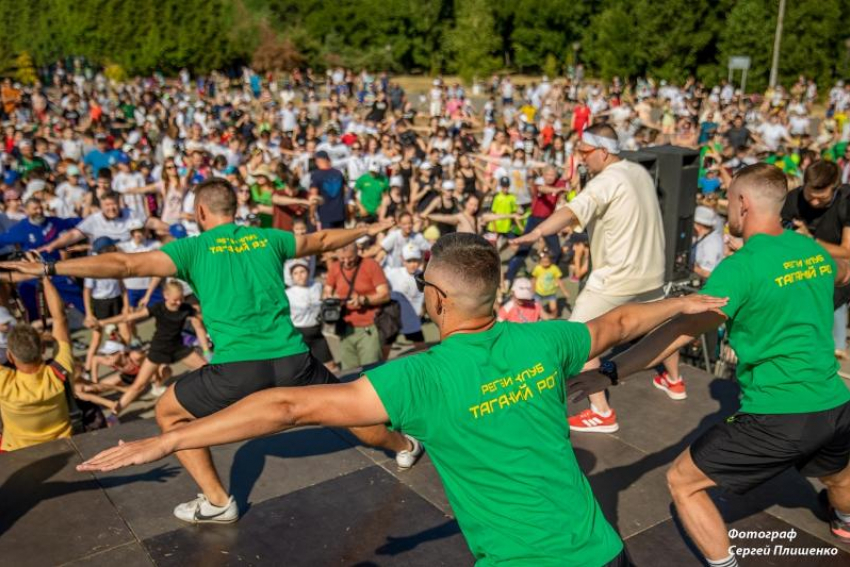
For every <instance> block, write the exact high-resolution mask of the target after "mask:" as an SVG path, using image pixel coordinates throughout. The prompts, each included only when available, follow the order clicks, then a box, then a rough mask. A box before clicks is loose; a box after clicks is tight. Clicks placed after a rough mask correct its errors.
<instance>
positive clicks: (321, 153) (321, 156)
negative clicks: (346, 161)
mask: <svg viewBox="0 0 850 567" xmlns="http://www.w3.org/2000/svg"><path fill="white" fill-rule="evenodd" d="M314 157H315V158H316V159H324V160H328V161H330V160H331V157H330V156H329V155H328V152H326V151H325V150H319V151H318V152H316V154H315V156H314Z"/></svg>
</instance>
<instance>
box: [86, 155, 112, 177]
mask: <svg viewBox="0 0 850 567" xmlns="http://www.w3.org/2000/svg"><path fill="white" fill-rule="evenodd" d="M119 153H120V152H118V151H116V150H109V151H108V152H102V151H100V150H97V149H94V150H92V151H90V152H89V153H87V154H86V157H85V158H83V162H84V163H85V164H86V165H87V166H89V168H91V172H92V174H94V175H95V176H97V174H98V172H99V171H100V170H101V169H103V168H110V167H112V166H113V165H115V164H116V163H118V154H119Z"/></svg>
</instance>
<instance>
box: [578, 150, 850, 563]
mask: <svg viewBox="0 0 850 567" xmlns="http://www.w3.org/2000/svg"><path fill="white" fill-rule="evenodd" d="M787 190H788V188H787V181H786V176H785V174H784V173H783V172H782V171H781V170H779V169H778V168H776V167H774V166H772V165H767V164H755V165H751V166H748V167H746V168H744V169H742V170H741V171H739V172H738V173H737V174H736V175H735V178H734V180H733V182H732V185H731V186H730V188H729V231H730V232H731V233H732V235H733V236H741V237H743V239H744V243H745V244H744V246H743V247H742V248H741V249H740V250H738V251H737V252H735V253H734V254H733V255H732V256H729V257H728V258H726V259H725V260H723V261H722V262H721V263H720V264H719V265H718V266H717V268H715V270H714V271H713V272H712V274H711V277H709V279H708V282H707V283H706V285H705V287H704V288H703V289H702V293H705V294H709V295H714V296H723V297H728V298H729V303H727V304H726V306H725V307H724V308H723V310H722V311H723V313H722V314H720V313H705V314H701V315H694V316H689V317H681V318H679V319H675V320H673V321H671V322H669V323H668V324H666V325H664V326H663V327H661V328H660V329H658V330H657V331H655V332H654V333H653V334H652V335H650V336H649V337H647V338H646V339H644V340H643V341H641V342H640V343H638V344H637V345H636V346H635V347H634V348H632V349H630V350H628V351H626V352H625V353H622V354H620V355H618V356H616V357H614V358H613V359H612V360H611V361H610V362H609V363H607V366H604V367H603V368H602V372H601V373H600V374H605V375H607V376H612V377H614V379H615V380H618V379H622V378H624V377H626V376H628V375H631V374H633V373H634V372H636V371H638V370H640V369H643V368H646V367H648V366H652V365H653V364H656V363H657V362H658V360H661V359H662V358H663V357H664V356H667V355H668V354H669V353H671V352H673V351H674V350H676V349H678V348H680V347H682V346H684V345H686V344H688V343H689V342H690V341H692V340H693V339H694V338H695V337H699V336H700V335H701V334H702V333H705V332H708V331H711V330H713V329H716V328H717V327H718V326H719V325H720V324H721V323H723V322H724V321H725V322H726V329H727V331H728V332H729V342H730V344H731V346H732V348H734V350H735V352H736V354H737V355H738V366H737V374H738V383H739V384H740V387H741V395H740V398H741V408H740V410H739V411H738V413H736V414H735V415H733V416H732V417H730V418H728V419H727V420H726V421H724V422H721V423H720V424H718V425H716V426H714V427H713V428H712V429H710V430H709V431H708V432H707V433H706V434H705V435H703V436H702V437H701V438H699V439H697V441H696V442H695V443H694V444H693V445H692V446H691V447H690V448H689V449H686V450H685V452H684V453H682V454H681V455H679V457H678V458H677V459H676V462H675V463H673V466H672V467H671V469H670V471H669V472H668V473H667V479H668V482H669V484H670V490H671V493H672V495H673V501H674V502H675V504H676V508H677V510H678V512H679V516H680V518H681V519H682V523H683V524H684V526H685V528H686V529H687V531H688V533H689V534H690V536H691V538H692V539H693V540H694V542H695V543H696V544H697V546H698V547H699V548H700V551H702V553H703V555H705V557H706V559H707V560H708V562H709V564H710V565H713V566H723V567H731V566H734V565H737V559H736V557H735V555H734V553H732V551H733V548H730V542H729V537H728V535H727V533H728V532H727V530H726V526H725V525H724V523H723V519H722V518H721V516H720V513H719V512H718V511H717V508H716V507H715V506H714V503H713V502H712V501H711V498H710V497H709V496H708V494H707V492H706V490H707V489H708V488H710V487H712V486H719V487H721V488H724V489H726V490H728V491H731V492H734V493H739V494H743V493H745V492H747V491H749V490H751V489H753V488H755V487H757V486H759V485H761V484H763V483H764V482H766V481H768V480H770V479H771V478H773V477H775V476H777V475H778V474H780V473H781V472H783V471H785V470H786V469H789V468H791V467H795V468H797V469H798V470H799V471H800V472H801V473H803V474H804V475H806V476H811V477H818V478H820V480H821V481H822V482H823V483H824V484H825V485H826V487H827V490H828V494H829V500H830V503H831V505H832V507H833V508H834V509H835V514H834V516H833V518H832V527H831V529H832V532H833V534H834V535H835V536H836V537H837V538H839V539H841V540H843V541H844V542H850V467H848V462H850V390H848V388H847V386H846V385H845V384H844V383H843V381H842V379H841V378H840V377H839V376H838V373H837V369H838V364H837V363H836V361H835V357H834V356H833V352H832V350H833V348H832V345H833V343H832V323H833V308H832V296H833V288H834V286H835V285H836V282H837V283H838V284H839V285H846V283H847V281H848V279H850V270H848V264H847V261H846V260H837V261H836V260H833V259H832V258H831V257H830V256H829V254H828V253H827V252H826V250H825V249H824V248H823V247H822V246H821V245H820V244H818V243H817V242H815V240H814V239H813V238H810V237H808V236H803V235H801V234H797V233H795V232H791V231H788V230H783V228H782V220H781V217H780V211H781V210H782V205H783V203H784V202H785V196H786V193H787ZM600 374H597V377H600ZM592 379H593V376H587V380H588V381H589V380H592ZM588 383H589V382H588ZM588 383H585V376H584V375H583V376H580V377H578V379H577V380H575V381H574V382H571V386H573V385H576V386H578V385H581V387H583V388H585V389H586V390H593V389H595V388H590V387H589V386H588Z"/></svg>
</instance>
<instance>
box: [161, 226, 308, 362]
mask: <svg viewBox="0 0 850 567" xmlns="http://www.w3.org/2000/svg"><path fill="white" fill-rule="evenodd" d="M162 251H163V252H165V253H166V254H168V256H169V257H170V258H171V260H172V261H173V262H174V265H175V266H177V277H178V278H180V279H181V280H184V281H185V282H186V283H188V284H189V285H190V286H191V287H192V289H193V290H194V291H195V295H197V296H198V299H199V300H200V302H201V314H202V315H203V317H204V325H205V326H206V328H207V331H209V334H210V337H211V338H212V340H213V343H214V344H215V356H214V357H213V360H212V362H213V363H216V364H218V363H223V362H239V361H243V360H267V359H270V358H279V357H283V356H290V355H293V354H300V353H303V352H307V350H308V349H307V346H306V345H305V344H304V341H303V339H302V338H301V333H300V332H298V331H297V330H296V329H295V327H294V326H293V325H292V319H290V316H289V301H287V299H286V291H285V288H284V284H283V263H284V261H285V260H287V259H289V258H294V257H295V236H293V234H292V233H291V232H284V231H282V230H274V229H264V228H254V227H247V226H237V225H235V224H232V223H228V224H223V225H221V226H217V227H215V228H214V229H212V230H208V231H206V232H202V233H201V234H200V235H199V236H196V237H193V238H183V239H180V240H174V241H172V242H169V243H168V244H166V245H165V246H163V247H162Z"/></svg>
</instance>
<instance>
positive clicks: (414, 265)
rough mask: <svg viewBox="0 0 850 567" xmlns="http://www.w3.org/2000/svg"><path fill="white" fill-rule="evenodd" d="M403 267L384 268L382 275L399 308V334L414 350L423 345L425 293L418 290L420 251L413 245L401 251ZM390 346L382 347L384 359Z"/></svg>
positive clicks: (420, 267) (420, 262)
mask: <svg viewBox="0 0 850 567" xmlns="http://www.w3.org/2000/svg"><path fill="white" fill-rule="evenodd" d="M401 255H402V259H403V260H404V266H401V267H398V268H386V269H385V270H384V274H385V275H386V276H387V281H388V282H389V283H390V298H391V299H393V300H395V301H397V302H398V304H399V307H400V308H401V334H403V335H404V338H405V339H407V340H408V341H411V342H412V343H413V346H414V348H419V347H422V346H424V344H425V335H423V334H422V307H423V305H424V304H425V291H424V290H420V289H419V285H418V284H417V283H416V276H417V275H418V274H419V273H420V270H421V269H422V250H421V249H420V248H419V247H418V246H416V245H415V244H413V243H410V244H408V245H407V246H405V247H404V249H403V250H402V253H401ZM390 346H391V345H384V358H387V357H388V355H389V351H390Z"/></svg>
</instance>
